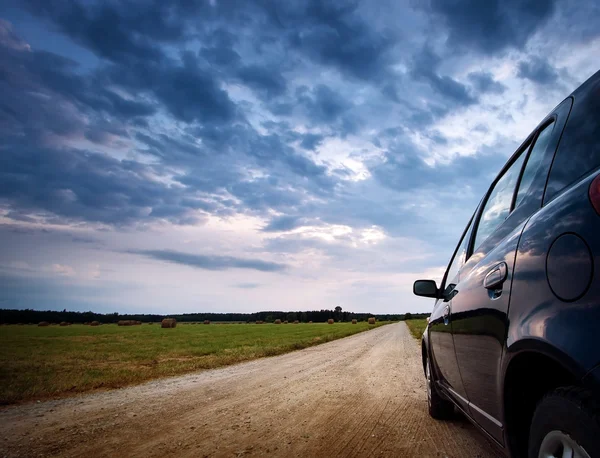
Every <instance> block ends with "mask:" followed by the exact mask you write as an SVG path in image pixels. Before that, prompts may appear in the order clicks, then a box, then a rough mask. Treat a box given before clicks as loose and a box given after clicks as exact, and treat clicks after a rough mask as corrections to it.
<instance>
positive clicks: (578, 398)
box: [529, 387, 600, 458]
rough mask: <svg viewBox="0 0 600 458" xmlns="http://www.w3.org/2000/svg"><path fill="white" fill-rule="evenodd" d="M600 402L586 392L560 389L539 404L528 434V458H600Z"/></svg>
mask: <svg viewBox="0 0 600 458" xmlns="http://www.w3.org/2000/svg"><path fill="white" fill-rule="evenodd" d="M599 414H600V401H599V400H598V399H595V398H594V395H593V394H592V392H591V391H589V390H586V389H584V388H578V387H568V388H559V389H557V390H554V391H552V392H551V393H549V394H547V395H546V396H544V398H543V399H542V400H541V401H540V402H539V404H538V406H537V408H536V409H535V413H534V414H533V420H532V422H531V429H530V431H529V458H551V457H560V458H564V457H569V458H591V457H597V456H600V417H599Z"/></svg>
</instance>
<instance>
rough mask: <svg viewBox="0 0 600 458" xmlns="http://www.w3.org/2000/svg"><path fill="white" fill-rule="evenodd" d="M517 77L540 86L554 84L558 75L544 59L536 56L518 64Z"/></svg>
mask: <svg viewBox="0 0 600 458" xmlns="http://www.w3.org/2000/svg"><path fill="white" fill-rule="evenodd" d="M517 75H518V76H519V77H520V78H525V79H528V80H531V81H533V82H534V83H538V84H542V85H548V84H554V83H556V82H557V81H558V73H557V72H556V70H555V69H554V67H552V66H551V65H550V63H549V62H548V61H547V60H546V59H544V58H541V57H537V56H532V57H531V58H530V59H529V60H528V61H521V62H519V63H518V67H517Z"/></svg>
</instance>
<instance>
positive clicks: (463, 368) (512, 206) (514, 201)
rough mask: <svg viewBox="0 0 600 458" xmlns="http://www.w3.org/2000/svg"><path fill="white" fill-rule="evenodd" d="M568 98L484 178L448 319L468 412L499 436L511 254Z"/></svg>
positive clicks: (535, 200) (539, 194)
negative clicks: (492, 177)
mask: <svg viewBox="0 0 600 458" xmlns="http://www.w3.org/2000/svg"><path fill="white" fill-rule="evenodd" d="M570 107H571V101H570V99H567V101H565V102H564V103H563V104H561V105H560V106H559V107H558V108H557V109H556V110H555V112H554V113H553V114H552V115H551V116H549V117H548V118H546V119H545V120H544V122H543V123H542V124H541V125H540V126H539V127H538V128H537V129H536V130H535V131H534V132H533V133H532V134H531V135H530V136H529V138H528V139H527V140H526V141H525V142H524V144H523V145H522V146H521V147H520V148H519V150H518V151H517V153H515V155H513V157H512V158H511V161H510V162H509V163H508V164H507V166H505V168H504V169H503V171H502V172H501V174H500V175H499V177H498V178H497V179H496V181H495V182H494V184H493V185H492V186H491V188H490V191H489V192H488V194H487V196H486V199H485V201H484V204H483V205H482V209H481V211H480V212H479V214H478V215H477V218H476V221H475V223H474V231H473V235H472V237H471V241H470V248H471V250H467V256H468V254H469V252H471V253H472V254H471V255H470V256H468V260H467V261H466V262H465V265H464V266H463V269H462V270H461V276H460V279H459V280H460V281H459V283H458V284H457V287H456V292H455V294H454V297H453V299H452V309H451V318H450V319H451V321H452V333H453V341H454V346H455V351H456V358H457V362H458V366H459V371H460V374H461V377H462V381H463V385H464V389H465V393H466V395H467V398H468V400H469V411H470V414H471V416H472V417H473V418H474V419H475V420H476V421H477V422H478V423H479V424H480V425H481V426H482V427H483V428H484V429H485V430H486V431H488V432H489V433H490V434H491V435H492V436H493V437H494V438H495V439H497V440H498V441H499V442H500V443H502V442H503V424H502V422H501V417H502V393H501V386H502V385H501V383H500V374H501V364H502V355H503V352H504V348H505V342H506V335H507V329H508V318H507V317H508V309H509V301H510V288H511V282H512V274H513V266H514V260H515V254H516V250H517V246H518V243H519V238H520V235H521V233H522V231H523V228H524V226H525V224H526V222H527V220H528V218H529V217H530V216H531V215H532V214H533V213H534V212H536V211H537V210H539V209H540V207H541V205H542V198H543V193H544V187H545V184H546V179H547V176H548V171H549V169H550V165H551V163H552V158H553V156H554V151H555V150H556V146H557V144H558V141H559V139H560V134H561V133H562V129H563V127H564V124H565V122H566V118H567V116H568V113H569V110H570Z"/></svg>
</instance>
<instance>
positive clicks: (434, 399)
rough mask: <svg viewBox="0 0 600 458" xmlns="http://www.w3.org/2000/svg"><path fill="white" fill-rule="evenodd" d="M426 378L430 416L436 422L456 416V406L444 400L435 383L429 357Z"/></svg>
mask: <svg viewBox="0 0 600 458" xmlns="http://www.w3.org/2000/svg"><path fill="white" fill-rule="evenodd" d="M425 378H426V379H427V406H428V408H429V415H431V417H433V418H435V419H436V420H447V419H449V418H451V417H452V415H453V414H454V404H452V403H451V402H450V401H448V400H446V399H444V398H442V397H441V396H440V395H439V393H438V392H437V389H436V387H435V385H434V383H433V376H432V372H431V362H430V360H429V357H427V362H426V366H425Z"/></svg>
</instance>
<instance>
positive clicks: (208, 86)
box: [105, 51, 236, 123]
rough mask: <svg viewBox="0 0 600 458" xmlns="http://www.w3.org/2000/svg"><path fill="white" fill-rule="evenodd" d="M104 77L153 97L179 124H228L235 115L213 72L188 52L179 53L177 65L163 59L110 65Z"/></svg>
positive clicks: (132, 90)
mask: <svg viewBox="0 0 600 458" xmlns="http://www.w3.org/2000/svg"><path fill="white" fill-rule="evenodd" d="M105 76H106V77H107V78H108V79H109V82H110V83H112V84H115V85H118V86H121V87H123V88H125V89H127V90H128V91H130V92H134V93H137V92H141V93H142V94H148V95H150V96H153V97H155V98H156V99H157V100H158V101H160V102H161V103H162V104H163V105H164V106H165V108H166V109H167V110H168V111H169V112H170V113H171V114H172V115H173V116H174V117H175V118H177V119H178V120H180V121H184V122H188V123H189V122H193V121H200V122H216V123H227V122H230V121H231V120H233V118H234V116H235V111H236V108H235V105H234V103H233V102H232V101H231V99H230V98H229V95H228V94H227V92H226V91H225V90H224V89H222V88H221V85H220V83H219V81H218V80H217V78H216V76H215V74H214V72H213V71H211V69H210V68H208V67H206V68H204V67H201V66H200V62H199V61H198V58H197V57H196V56H195V55H194V54H193V53H191V52H189V51H186V52H183V53H182V55H181V59H180V62H177V61H175V60H173V59H170V58H169V59H168V58H164V59H162V60H161V61H160V62H158V63H155V62H152V61H148V60H146V61H143V62H140V63H138V64H136V65H131V66H122V65H113V66H112V67H110V68H109V70H108V71H107V72H106V73H105Z"/></svg>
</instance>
